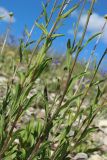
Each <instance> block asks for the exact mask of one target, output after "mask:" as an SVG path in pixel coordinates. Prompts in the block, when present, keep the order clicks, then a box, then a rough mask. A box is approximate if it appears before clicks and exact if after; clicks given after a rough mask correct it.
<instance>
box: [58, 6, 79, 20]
mask: <svg viewBox="0 0 107 160" xmlns="http://www.w3.org/2000/svg"><path fill="white" fill-rule="evenodd" d="M78 7H79V4H76V5H74V6H73V7H72V8H71V9H70V10H68V11H67V12H66V13H64V14H62V15H61V16H60V19H62V18H67V17H68V16H69V15H70V14H71V13H72V12H73V11H74V10H75V9H77V8H78Z"/></svg>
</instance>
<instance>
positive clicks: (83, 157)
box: [73, 152, 88, 160]
mask: <svg viewBox="0 0 107 160" xmlns="http://www.w3.org/2000/svg"><path fill="white" fill-rule="evenodd" d="M87 159H88V155H87V154H86V153H82V152H81V153H78V154H77V155H76V156H75V157H74V158H73V160H87Z"/></svg>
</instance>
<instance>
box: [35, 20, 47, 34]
mask: <svg viewBox="0 0 107 160" xmlns="http://www.w3.org/2000/svg"><path fill="white" fill-rule="evenodd" d="M35 24H36V26H37V27H38V28H40V29H41V30H42V32H43V33H44V34H45V35H48V31H47V29H46V27H45V26H44V25H43V24H38V23H37V22H36V23H35Z"/></svg>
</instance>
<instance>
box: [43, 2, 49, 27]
mask: <svg viewBox="0 0 107 160" xmlns="http://www.w3.org/2000/svg"><path fill="white" fill-rule="evenodd" d="M42 7H43V14H44V17H45V22H46V24H47V23H48V15H47V11H46V7H45V5H44V4H43V3H42Z"/></svg>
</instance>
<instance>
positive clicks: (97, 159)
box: [88, 154, 105, 160]
mask: <svg viewBox="0 0 107 160" xmlns="http://www.w3.org/2000/svg"><path fill="white" fill-rule="evenodd" d="M88 160H105V159H104V158H103V157H101V156H99V155H97V154H96V155H92V156H91V157H90V158H89V159H88Z"/></svg>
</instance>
